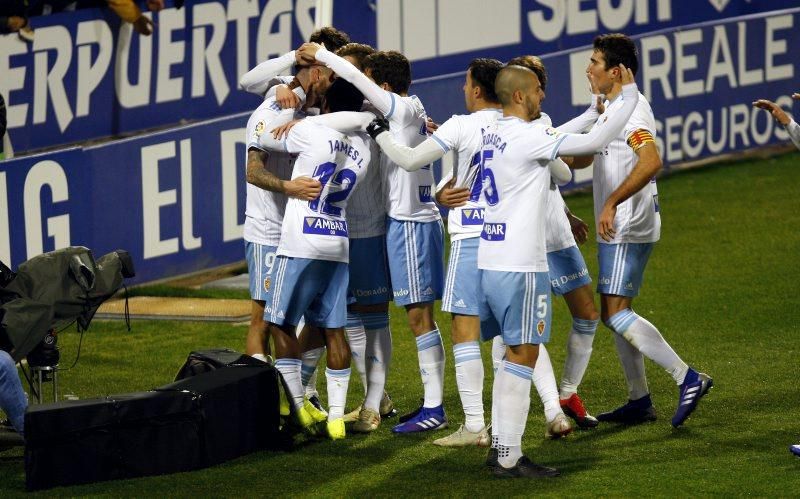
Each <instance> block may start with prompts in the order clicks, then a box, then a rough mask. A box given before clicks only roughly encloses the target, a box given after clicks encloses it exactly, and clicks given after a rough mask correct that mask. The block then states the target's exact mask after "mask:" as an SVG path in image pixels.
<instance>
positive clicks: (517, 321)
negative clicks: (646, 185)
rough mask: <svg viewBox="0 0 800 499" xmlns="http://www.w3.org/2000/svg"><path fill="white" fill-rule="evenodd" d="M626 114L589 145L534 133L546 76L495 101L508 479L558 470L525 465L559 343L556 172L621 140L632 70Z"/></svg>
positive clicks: (489, 150)
mask: <svg viewBox="0 0 800 499" xmlns="http://www.w3.org/2000/svg"><path fill="white" fill-rule="evenodd" d="M618 69H619V70H620V71H622V72H623V74H625V75H626V76H625V79H624V83H625V84H626V85H624V88H623V99H622V102H623V109H624V111H621V112H620V113H619V114H618V115H616V116H612V117H610V118H609V119H608V120H607V123H606V124H605V126H603V127H600V128H598V129H595V130H593V131H592V132H590V133H588V134H585V135H577V134H564V133H561V132H559V131H557V130H555V129H553V128H550V127H545V126H542V125H538V124H533V123H531V120H532V119H534V118H536V117H537V116H538V115H539V114H540V102H541V99H542V97H543V95H544V94H543V92H542V89H541V84H540V82H539V78H538V77H537V76H536V73H534V72H533V71H531V70H529V69H527V68H523V67H521V66H513V65H512V66H507V67H505V68H503V69H502V70H501V71H500V73H499V75H498V77H497V80H496V82H495V91H496V93H497V96H498V98H499V100H500V103H501V104H502V106H503V115H504V116H503V118H501V119H498V120H497V122H496V124H495V125H491V126H489V127H488V128H487V129H486V130H485V131H484V134H483V149H482V150H481V152H480V161H481V170H482V174H483V193H484V196H485V198H486V203H487V207H486V211H485V217H484V224H483V229H482V232H481V239H480V242H479V246H478V268H479V269H480V270H479V274H480V287H481V292H482V295H483V296H482V300H483V302H482V304H481V308H482V309H481V322H482V324H481V326H482V334H483V335H484V338H485V339H488V338H487V337H491V336H494V335H497V334H502V336H503V342H504V343H505V345H506V353H505V360H503V362H502V364H501V367H500V368H499V369H498V370H497V374H496V376H495V380H494V387H493V390H492V404H493V406H494V407H493V410H492V417H493V421H492V444H493V448H492V449H490V451H489V456H488V459H487V463H488V464H491V465H492V466H493V472H494V474H495V475H496V476H500V477H541V476H556V475H558V474H559V473H558V471H557V470H555V469H553V468H548V467H545V466H540V465H537V464H535V463H533V462H531V461H530V459H528V458H527V457H526V456H523V454H522V449H521V443H522V434H523V433H524V431H525V422H526V420H527V417H528V409H529V407H530V387H531V377H532V375H533V367H534V365H535V364H536V359H537V357H538V353H539V345H540V344H542V343H546V342H547V340H548V338H549V335H550V314H551V310H550V279H549V275H548V265H547V254H546V236H545V210H546V209H547V200H548V196H547V192H548V189H549V187H550V179H551V176H550V174H549V169H548V168H547V166H548V163H550V162H551V161H552V160H553V159H555V158H556V157H557V156H559V155H584V154H591V153H592V152H594V151H597V150H598V149H600V148H602V147H604V146H605V145H606V144H607V143H608V142H609V141H610V140H611V139H612V138H613V137H614V136H615V135H617V134H618V133H619V132H620V131H621V130H622V127H623V126H624V124H625V122H626V121H627V119H628V117H629V116H630V113H632V112H633V109H634V107H635V105H636V95H637V92H638V90H637V87H636V84H635V83H633V75H632V73H631V72H630V71H629V70H626V69H625V68H624V67H620V68H618Z"/></svg>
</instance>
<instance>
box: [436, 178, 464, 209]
mask: <svg viewBox="0 0 800 499" xmlns="http://www.w3.org/2000/svg"><path fill="white" fill-rule="evenodd" d="M455 183H456V179H450V181H449V182H447V183H446V184H445V185H444V186H443V187H442V188H441V189H439V190H438V191H436V202H437V203H438V204H439V205H441V206H444V207H446V208H450V209H452V208H458V207H459V206H464V205H465V204H467V201H468V200H469V196H470V190H469V188H467V187H453V186H454V185H455Z"/></svg>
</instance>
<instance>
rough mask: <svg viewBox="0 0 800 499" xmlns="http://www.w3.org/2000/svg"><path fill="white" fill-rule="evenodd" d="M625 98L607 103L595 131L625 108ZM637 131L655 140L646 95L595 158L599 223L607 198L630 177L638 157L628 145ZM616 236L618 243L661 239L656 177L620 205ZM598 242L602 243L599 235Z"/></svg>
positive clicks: (654, 129) (653, 119)
mask: <svg viewBox="0 0 800 499" xmlns="http://www.w3.org/2000/svg"><path fill="white" fill-rule="evenodd" d="M622 102H623V101H622V99H621V98H620V97H617V98H616V99H614V101H613V102H606V112H605V113H604V114H603V115H601V116H600V118H599V119H598V120H597V123H595V125H594V128H597V127H598V126H602V124H603V123H604V122H605V120H606V119H607V115H609V114H611V113H614V112H616V111H617V110H618V109H619V108H621V107H622ZM637 130H647V131H648V132H650V134H651V135H652V136H653V138H654V139H655V137H656V123H655V117H654V116H653V111H652V109H651V108H650V103H649V102H647V99H645V97H644V95H642V94H641V93H640V94H639V102H638V104H637V105H636V109H635V110H634V111H633V114H632V115H631V117H630V119H629V120H628V123H627V124H626V125H625V128H624V129H623V131H622V133H620V134H619V135H618V136H617V137H615V138H614V140H612V141H611V143H609V144H608V146H606V148H605V149H603V150H602V151H600V152H599V153H597V154H596V155H595V157H594V173H593V175H594V177H593V179H592V189H593V191H594V217H595V220H597V219H598V218H599V217H600V214H601V213H602V211H603V205H604V204H605V202H606V200H607V199H608V197H609V196H610V195H611V193H612V192H614V191H615V190H616V189H617V188H618V187H619V186H620V184H622V182H623V181H624V180H625V179H626V178H627V177H628V176H629V175H630V173H631V171H632V170H633V168H634V167H635V166H636V163H637V162H638V161H639V156H638V155H637V154H636V153H635V152H634V151H633V149H631V147H630V146H629V145H628V143H627V140H628V137H630V135H631V134H632V133H634V132H636V131H637ZM614 229H615V230H616V235H615V236H614V239H613V240H612V241H611V243H612V244H616V243H652V242H656V241H658V239H659V237H660V236H661V214H660V213H659V206H658V188H657V187H656V180H655V178H653V179H652V180H651V181H650V183H648V184H647V185H645V186H644V187H643V188H642V189H641V190H640V191H639V192H637V193H636V194H634V195H633V196H631V197H630V198H628V199H626V200H625V201H623V202H622V203H620V204H619V205H618V206H617V215H616V217H615V218H614ZM597 241H598V242H607V241H603V240H602V239H601V238H600V237H599V236H598V238H597Z"/></svg>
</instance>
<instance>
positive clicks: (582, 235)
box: [567, 211, 589, 244]
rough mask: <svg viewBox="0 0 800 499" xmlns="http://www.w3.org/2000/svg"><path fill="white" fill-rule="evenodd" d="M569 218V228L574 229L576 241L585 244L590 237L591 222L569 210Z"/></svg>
mask: <svg viewBox="0 0 800 499" xmlns="http://www.w3.org/2000/svg"><path fill="white" fill-rule="evenodd" d="M567 220H569V228H570V229H572V235H573V236H575V242H577V243H578V244H583V243H585V242H586V239H587V238H588V237H589V224H587V223H586V222H584V221H583V220H581V219H580V218H578V217H576V216H575V215H573V214H572V212H570V211H568V212H567Z"/></svg>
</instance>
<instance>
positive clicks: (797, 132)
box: [753, 93, 800, 149]
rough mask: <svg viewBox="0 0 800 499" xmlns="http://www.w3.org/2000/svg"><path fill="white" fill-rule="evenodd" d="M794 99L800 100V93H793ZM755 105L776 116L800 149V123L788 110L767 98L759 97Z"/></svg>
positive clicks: (776, 119)
mask: <svg viewBox="0 0 800 499" xmlns="http://www.w3.org/2000/svg"><path fill="white" fill-rule="evenodd" d="M792 99H794V100H800V94H798V93H794V94H792ZM753 105H754V106H755V107H758V108H761V109H764V110H766V111H769V113H770V114H771V115H772V117H773V118H775V121H777V122H778V123H779V124H780V125H781V126H782V127H783V128H785V129H786V132H787V133H788V134H789V138H790V139H791V140H792V143H793V144H794V145H795V147H797V148H798V149H800V125H798V124H797V122H796V121H795V120H794V119H792V117H791V116H789V115H788V114H786V111H784V110H783V109H781V107H780V106H779V105H777V104H775V103H774V102H772V101H769V100H766V99H758V100H757V101H755V102H753Z"/></svg>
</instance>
